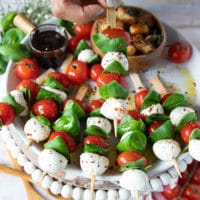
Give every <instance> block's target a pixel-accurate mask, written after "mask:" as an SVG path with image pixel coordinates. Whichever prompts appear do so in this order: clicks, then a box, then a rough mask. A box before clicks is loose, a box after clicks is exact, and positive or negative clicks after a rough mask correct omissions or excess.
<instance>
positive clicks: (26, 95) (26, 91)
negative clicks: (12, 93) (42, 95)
mask: <svg viewBox="0 0 200 200" xmlns="http://www.w3.org/2000/svg"><path fill="white" fill-rule="evenodd" d="M21 91H22V93H23V96H24V99H25V100H26V102H27V103H30V101H31V93H30V90H29V89H27V88H22V89H21Z"/></svg>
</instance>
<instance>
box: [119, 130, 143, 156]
mask: <svg viewBox="0 0 200 200" xmlns="http://www.w3.org/2000/svg"><path fill="white" fill-rule="evenodd" d="M146 145H147V139H146V136H145V135H144V133H142V132H141V131H138V130H134V131H129V132H127V133H126V134H124V135H123V136H122V138H121V140H120V142H119V143H118V145H117V150H118V151H119V152H124V151H136V152H139V153H143V152H144V151H145V148H146Z"/></svg>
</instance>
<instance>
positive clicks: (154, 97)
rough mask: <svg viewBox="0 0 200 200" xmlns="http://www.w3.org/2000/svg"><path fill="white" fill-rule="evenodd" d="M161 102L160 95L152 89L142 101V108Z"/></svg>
mask: <svg viewBox="0 0 200 200" xmlns="http://www.w3.org/2000/svg"><path fill="white" fill-rule="evenodd" d="M159 102H160V95H159V94H158V93H157V92H156V91H155V90H150V91H149V92H148V94H147V95H146V96H145V98H144V100H143V102H142V106H141V110H143V109H145V108H148V107H150V106H152V105H153V104H157V103H159Z"/></svg>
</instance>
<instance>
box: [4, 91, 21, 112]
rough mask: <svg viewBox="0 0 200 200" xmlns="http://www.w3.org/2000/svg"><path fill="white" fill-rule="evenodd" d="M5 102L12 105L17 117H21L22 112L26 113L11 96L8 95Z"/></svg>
mask: <svg viewBox="0 0 200 200" xmlns="http://www.w3.org/2000/svg"><path fill="white" fill-rule="evenodd" d="M3 102H5V103H8V104H10V105H11V106H12V107H13V108H14V110H15V114H16V115H19V114H20V113H21V112H23V111H24V107H23V106H21V105H20V104H19V103H17V102H16V101H15V99H14V97H13V96H12V95H11V94H7V95H6V96H5V97H4V98H3Z"/></svg>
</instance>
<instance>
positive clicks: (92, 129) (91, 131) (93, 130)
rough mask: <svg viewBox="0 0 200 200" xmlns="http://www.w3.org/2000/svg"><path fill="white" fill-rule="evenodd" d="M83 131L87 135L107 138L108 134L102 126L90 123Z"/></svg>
mask: <svg viewBox="0 0 200 200" xmlns="http://www.w3.org/2000/svg"><path fill="white" fill-rule="evenodd" d="M85 133H86V134H87V135H97V136H102V137H104V138H108V137H109V135H108V133H106V132H105V131H104V130H103V129H102V128H100V127H98V126H96V125H92V126H89V127H88V128H86V129H85Z"/></svg>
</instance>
